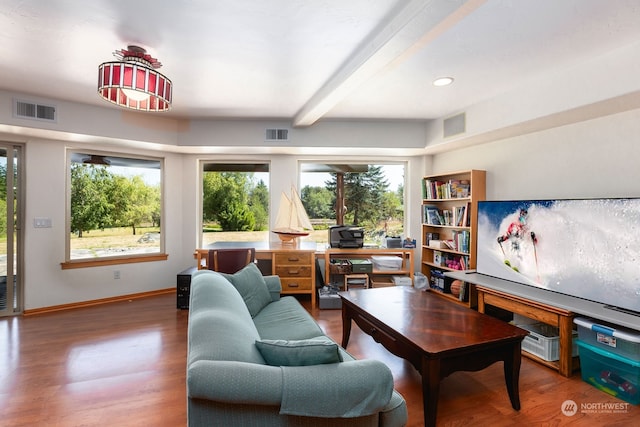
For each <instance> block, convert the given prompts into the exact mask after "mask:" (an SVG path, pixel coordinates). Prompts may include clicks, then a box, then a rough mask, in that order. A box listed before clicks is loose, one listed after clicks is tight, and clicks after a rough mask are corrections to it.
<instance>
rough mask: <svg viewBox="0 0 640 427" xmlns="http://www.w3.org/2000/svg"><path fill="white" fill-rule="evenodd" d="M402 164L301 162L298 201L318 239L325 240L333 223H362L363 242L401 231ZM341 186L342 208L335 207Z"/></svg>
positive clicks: (375, 242)
mask: <svg viewBox="0 0 640 427" xmlns="http://www.w3.org/2000/svg"><path fill="white" fill-rule="evenodd" d="M404 171H405V165H404V164H349V165H345V164H332V163H301V164H300V187H301V194H300V197H301V199H302V204H303V205H304V207H305V209H306V211H307V214H308V215H309V217H310V218H311V222H312V224H313V225H314V230H315V231H314V233H313V236H309V238H312V240H315V241H316V242H318V243H328V242H327V241H328V233H327V231H326V229H327V228H328V227H329V226H331V225H334V224H337V223H342V224H351V225H357V226H360V227H364V230H365V243H366V244H372V245H377V244H380V243H381V241H382V239H383V238H384V237H385V236H402V235H403V234H404V175H405V174H404ZM339 188H342V190H343V191H342V193H341V194H342V200H343V203H342V209H341V210H340V209H336V205H337V199H338V195H339V194H340V192H339V191H338V189H339Z"/></svg>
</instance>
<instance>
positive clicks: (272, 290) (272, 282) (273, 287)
mask: <svg viewBox="0 0 640 427" xmlns="http://www.w3.org/2000/svg"><path fill="white" fill-rule="evenodd" d="M264 282H265V283H266V284H267V289H269V294H271V301H278V300H279V299H280V294H281V293H282V284H281V283H280V276H264Z"/></svg>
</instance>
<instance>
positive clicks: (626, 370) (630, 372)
mask: <svg viewBox="0 0 640 427" xmlns="http://www.w3.org/2000/svg"><path fill="white" fill-rule="evenodd" d="M578 348H579V353H580V370H581V375H582V380H583V381H585V382H587V383H589V384H591V385H593V386H594V387H596V388H598V389H600V390H602V391H604V392H605V393H608V394H610V395H611V396H615V397H617V398H619V399H622V400H624V401H626V402H629V403H632V404H634V405H638V404H640V362H638V361H635V360H631V359H629V358H627V357H624V356H620V355H619V354H616V353H612V352H610V351H607V350H604V349H602V348H598V347H594V346H592V345H590V344H588V343H585V342H584V341H582V340H578Z"/></svg>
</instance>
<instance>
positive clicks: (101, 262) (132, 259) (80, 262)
mask: <svg viewBox="0 0 640 427" xmlns="http://www.w3.org/2000/svg"><path fill="white" fill-rule="evenodd" d="M167 258H169V255H167V254H160V253H158V254H153V255H136V256H126V257H113V258H98V259H96V258H90V259H76V260H72V261H66V262H61V263H60V266H61V267H62V269H63V270H69V269H72V268H87V267H101V266H105V265H118V264H134V263H139V262H151V261H166V260H167Z"/></svg>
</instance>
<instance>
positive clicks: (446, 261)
mask: <svg viewBox="0 0 640 427" xmlns="http://www.w3.org/2000/svg"><path fill="white" fill-rule="evenodd" d="M433 263H434V264H436V265H439V266H442V267H447V268H449V269H451V270H466V269H467V268H468V267H469V257H468V256H467V255H456V254H451V253H447V252H441V251H433Z"/></svg>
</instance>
